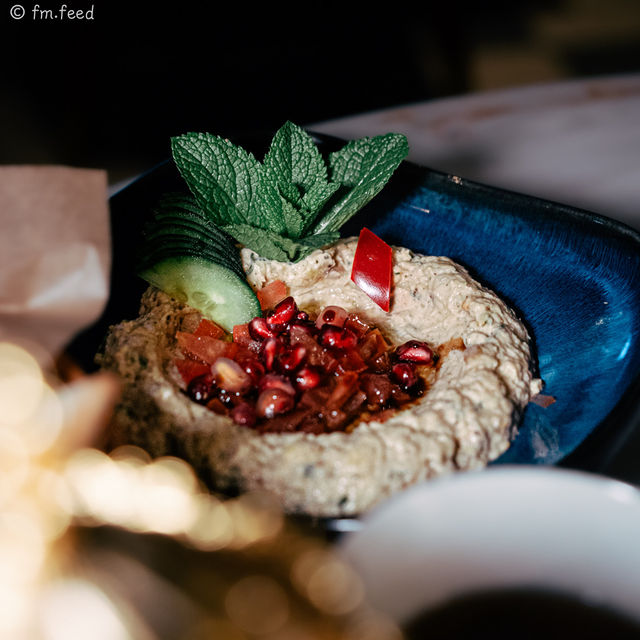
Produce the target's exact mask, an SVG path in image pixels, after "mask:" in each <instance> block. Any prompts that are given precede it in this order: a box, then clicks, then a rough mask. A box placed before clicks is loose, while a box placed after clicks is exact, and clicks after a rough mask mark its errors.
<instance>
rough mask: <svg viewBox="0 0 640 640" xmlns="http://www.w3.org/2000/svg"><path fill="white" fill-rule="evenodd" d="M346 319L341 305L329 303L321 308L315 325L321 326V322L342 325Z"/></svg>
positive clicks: (336, 325) (319, 327)
mask: <svg viewBox="0 0 640 640" xmlns="http://www.w3.org/2000/svg"><path fill="white" fill-rule="evenodd" d="M346 319H347V312H346V311H345V310H344V309H343V308H342V307H337V306H335V305H330V306H328V307H325V308H324V309H323V310H322V313H320V315H319V316H318V317H317V319H316V327H318V329H321V328H322V325H323V324H331V325H333V326H335V327H343V326H344V323H345V321H346Z"/></svg>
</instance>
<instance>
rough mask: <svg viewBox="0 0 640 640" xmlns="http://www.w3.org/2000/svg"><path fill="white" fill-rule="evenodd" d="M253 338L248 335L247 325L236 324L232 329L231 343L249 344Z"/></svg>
mask: <svg viewBox="0 0 640 640" xmlns="http://www.w3.org/2000/svg"><path fill="white" fill-rule="evenodd" d="M252 340H253V338H252V337H251V334H250V333H249V325H248V324H237V325H235V327H233V341H234V342H236V343H238V344H245V345H246V344H249V343H250V342H251V341H252Z"/></svg>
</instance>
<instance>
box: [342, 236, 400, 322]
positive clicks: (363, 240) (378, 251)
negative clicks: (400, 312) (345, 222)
mask: <svg viewBox="0 0 640 640" xmlns="http://www.w3.org/2000/svg"><path fill="white" fill-rule="evenodd" d="M392 253H393V252H392V249H391V247H390V246H389V245H388V244H387V243H386V242H385V241H384V240H381V239H380V238H378V236H377V235H376V234H375V233H373V232H372V231H369V229H367V228H366V227H363V229H362V231H360V237H359V238H358V246H357V247H356V253H355V256H354V258H353V267H352V269H351V280H353V282H354V283H355V284H356V285H357V286H358V287H360V289H362V290H363V291H364V292H365V293H366V294H367V295H368V296H369V297H370V298H371V299H372V300H373V301H374V302H375V303H376V304H377V305H378V306H379V307H380V308H381V309H382V310H383V311H389V308H390V305H391V271H392V257H393V256H392Z"/></svg>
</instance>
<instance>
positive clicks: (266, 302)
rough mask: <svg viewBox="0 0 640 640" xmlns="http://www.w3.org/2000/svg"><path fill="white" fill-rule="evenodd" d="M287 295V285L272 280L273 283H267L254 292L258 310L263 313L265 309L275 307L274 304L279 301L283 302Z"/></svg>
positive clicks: (280, 281)
mask: <svg viewBox="0 0 640 640" xmlns="http://www.w3.org/2000/svg"><path fill="white" fill-rule="evenodd" d="M288 294H289V290H288V288H287V285H286V284H285V283H284V282H282V280H273V282H269V283H268V284H266V285H265V286H264V287H262V289H258V291H256V296H257V298H258V302H259V303H260V308H261V309H262V310H263V311H264V310H265V309H271V308H272V307H275V306H276V304H278V302H280V301H281V300H284V299H285V298H286V297H287V295H288Z"/></svg>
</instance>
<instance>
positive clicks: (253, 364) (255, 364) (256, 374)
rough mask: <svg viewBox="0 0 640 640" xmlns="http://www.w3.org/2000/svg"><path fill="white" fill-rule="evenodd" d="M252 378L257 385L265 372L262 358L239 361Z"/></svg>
mask: <svg viewBox="0 0 640 640" xmlns="http://www.w3.org/2000/svg"><path fill="white" fill-rule="evenodd" d="M238 364H239V365H240V366H241V367H242V368H243V369H244V371H245V372H246V373H247V374H248V375H249V377H250V378H251V382H252V383H253V384H254V385H257V384H258V382H259V381H260V378H262V376H263V375H264V373H265V370H264V366H263V364H262V362H260V360H258V359H256V358H247V359H245V360H241V361H240V362H239V363H238Z"/></svg>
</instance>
